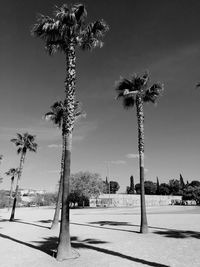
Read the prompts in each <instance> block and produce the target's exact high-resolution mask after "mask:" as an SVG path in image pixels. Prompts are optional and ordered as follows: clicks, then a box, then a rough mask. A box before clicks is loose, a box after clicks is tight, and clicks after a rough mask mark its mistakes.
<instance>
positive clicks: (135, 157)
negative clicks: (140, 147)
mask: <svg viewBox="0 0 200 267" xmlns="http://www.w3.org/2000/svg"><path fill="white" fill-rule="evenodd" d="M126 158H128V159H138V158H139V155H138V154H134V153H133V154H127V155H126Z"/></svg>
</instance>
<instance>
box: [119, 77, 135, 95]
mask: <svg viewBox="0 0 200 267" xmlns="http://www.w3.org/2000/svg"><path fill="white" fill-rule="evenodd" d="M115 89H116V91H117V92H118V93H124V91H125V90H128V91H134V87H133V83H132V81H130V80H128V79H126V78H121V79H120V81H118V82H116V85H115Z"/></svg>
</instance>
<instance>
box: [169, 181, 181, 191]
mask: <svg viewBox="0 0 200 267" xmlns="http://www.w3.org/2000/svg"><path fill="white" fill-rule="evenodd" d="M169 189H170V194H172V195H181V194H182V191H181V184H180V181H179V180H177V179H172V180H169Z"/></svg>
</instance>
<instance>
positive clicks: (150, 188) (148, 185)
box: [144, 181, 157, 195]
mask: <svg viewBox="0 0 200 267" xmlns="http://www.w3.org/2000/svg"><path fill="white" fill-rule="evenodd" d="M144 190H145V194H146V195H155V194H156V190H157V185H156V183H154V182H152V181H145V182H144Z"/></svg>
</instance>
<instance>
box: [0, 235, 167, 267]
mask: <svg viewBox="0 0 200 267" xmlns="http://www.w3.org/2000/svg"><path fill="white" fill-rule="evenodd" d="M0 237H1V238H5V239H9V240H11V241H14V242H17V243H19V244H22V245H25V246H28V247H30V248H33V249H37V250H40V251H42V252H44V253H46V254H48V255H50V256H52V255H53V253H54V252H55V251H56V249H57V245H58V238H57V237H48V238H45V239H44V240H42V241H32V242H33V243H37V244H38V245H32V244H30V243H27V242H24V241H21V240H18V239H15V238H13V237H10V236H8V235H4V234H0ZM71 242H72V247H74V248H77V249H91V250H95V251H97V252H101V253H104V254H108V255H112V256H116V257H120V258H123V259H126V260H130V261H133V262H138V263H142V264H145V265H148V266H154V267H169V266H168V265H165V264H160V263H156V262H151V261H147V260H143V259H139V258H135V257H132V256H129V255H125V254H122V253H119V252H116V251H112V250H109V249H104V248H100V247H96V246H91V245H90V244H104V243H107V242H105V241H101V240H97V239H85V240H79V239H78V238H77V237H75V236H74V237H71Z"/></svg>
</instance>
